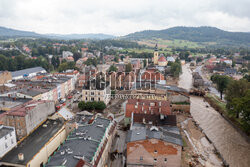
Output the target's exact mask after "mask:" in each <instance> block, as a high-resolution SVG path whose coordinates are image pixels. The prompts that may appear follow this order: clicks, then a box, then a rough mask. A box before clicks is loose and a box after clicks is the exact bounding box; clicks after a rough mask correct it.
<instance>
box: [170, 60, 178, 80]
mask: <svg viewBox="0 0 250 167" xmlns="http://www.w3.org/2000/svg"><path fill="white" fill-rule="evenodd" d="M170 67H171V69H170V73H171V74H172V75H173V76H174V77H179V75H180V73H181V64H180V63H178V62H174V63H171V65H170Z"/></svg>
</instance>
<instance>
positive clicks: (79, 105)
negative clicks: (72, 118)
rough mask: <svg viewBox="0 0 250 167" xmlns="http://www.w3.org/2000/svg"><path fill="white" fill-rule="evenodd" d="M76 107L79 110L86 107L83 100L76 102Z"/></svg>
mask: <svg viewBox="0 0 250 167" xmlns="http://www.w3.org/2000/svg"><path fill="white" fill-rule="evenodd" d="M78 108H79V109H81V110H85V109H86V103H85V102H84V101H81V102H79V103H78Z"/></svg>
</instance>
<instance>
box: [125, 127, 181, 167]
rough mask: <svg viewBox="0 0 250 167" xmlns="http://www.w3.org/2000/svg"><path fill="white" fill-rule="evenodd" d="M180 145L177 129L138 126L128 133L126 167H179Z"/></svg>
mask: <svg viewBox="0 0 250 167" xmlns="http://www.w3.org/2000/svg"><path fill="white" fill-rule="evenodd" d="M182 145H183V144H182V138H181V135H180V132H179V129H178V128H177V127H155V126H151V127H146V126H142V125H140V126H139V127H138V128H136V127H135V128H133V129H132V130H130V131H128V135H127V167H137V166H151V167H154V166H157V167H162V166H171V167H180V166H181V151H182Z"/></svg>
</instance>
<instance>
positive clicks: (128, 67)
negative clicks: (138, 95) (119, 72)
mask: <svg viewBox="0 0 250 167" xmlns="http://www.w3.org/2000/svg"><path fill="white" fill-rule="evenodd" d="M132 69H133V68H132V64H131V63H128V64H126V66H125V72H131V71H132Z"/></svg>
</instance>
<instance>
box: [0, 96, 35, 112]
mask: <svg viewBox="0 0 250 167" xmlns="http://www.w3.org/2000/svg"><path fill="white" fill-rule="evenodd" d="M30 100H32V99H23V98H11V97H0V109H2V110H4V109H6V108H8V109H11V108H13V107H16V106H18V105H21V104H24V103H26V102H28V101H30Z"/></svg>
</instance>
